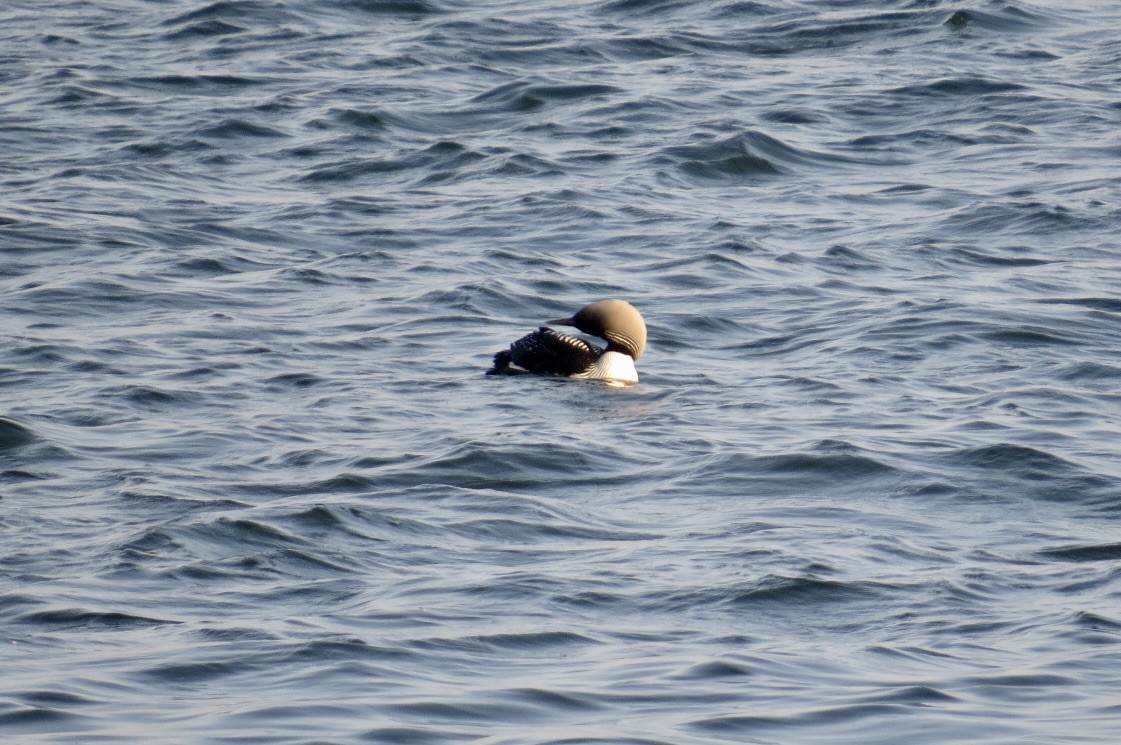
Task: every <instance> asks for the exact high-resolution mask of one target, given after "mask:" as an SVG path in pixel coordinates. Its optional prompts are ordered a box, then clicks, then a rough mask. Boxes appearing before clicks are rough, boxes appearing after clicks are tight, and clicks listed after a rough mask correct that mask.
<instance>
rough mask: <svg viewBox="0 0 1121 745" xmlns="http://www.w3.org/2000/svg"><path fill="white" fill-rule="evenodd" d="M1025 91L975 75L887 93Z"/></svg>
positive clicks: (1013, 84) (907, 94)
mask: <svg viewBox="0 0 1121 745" xmlns="http://www.w3.org/2000/svg"><path fill="white" fill-rule="evenodd" d="M1022 90H1027V86H1024V85H1021V84H1019V83H1009V82H1006V81H1003V80H991V79H989V78H985V77H981V76H977V75H964V76H961V77H956V78H940V79H938V80H934V81H931V82H929V83H921V84H919V85H905V86H901V87H899V88H893V89H891V90H889V91H888V93H892V94H895V95H900V96H938V97H942V96H989V95H994V94H997V93H1010V92H1012V91H1022Z"/></svg>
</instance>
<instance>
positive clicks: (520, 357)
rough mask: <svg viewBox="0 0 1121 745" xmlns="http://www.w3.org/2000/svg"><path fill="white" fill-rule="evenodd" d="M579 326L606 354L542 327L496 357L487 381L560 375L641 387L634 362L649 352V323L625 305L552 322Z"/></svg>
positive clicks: (604, 303)
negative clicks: (604, 345)
mask: <svg viewBox="0 0 1121 745" xmlns="http://www.w3.org/2000/svg"><path fill="white" fill-rule="evenodd" d="M548 323H555V324H558V325H561V326H575V327H576V328H577V329H579V330H580V331H583V332H584V333H585V334H591V335H592V336H598V337H599V338H600V339H603V340H604V341H606V342H607V348H606V349H600V348H599V347H597V346H595V345H593V344H589V343H588V342H586V341H584V340H583V339H580V338H577V337H575V336H570V335H568V334H562V333H560V332H558V331H554V330H553V329H551V328H549V327H548V326H542V327H541V328H539V329H538V330H537V331H534V332H533V333H532V334H527V335H526V336H523V337H522V338H521V339H518V340H517V341H516V342H514V343H513V344H511V345H510V348H509V349H504V350H502V351H501V352H499V353H498V354H496V355H494V367H493V368H491V369H490V370H488V371H487V375H520V374H525V373H532V374H534V375H562V376H565V377H568V378H579V379H581V380H606V381H609V382H613V383H637V382H638V372H637V371H636V370H635V369H634V361H635V360H637V359H638V358H639V357H641V356H642V353H643V352H644V351H645V350H646V322H645V321H643V320H642V314H640V313H639V312H638V310H636V309H635V307H634V306H633V305H631V304H630V303H628V302H626V301H625V300H601V301H599V302H598V303H592V304H591V305H585V306H584V307H583V308H581V309H580V310H579V311H578V312H577V313H576V315H574V316H572V317H571V318H560V319H558V320H555V321H548Z"/></svg>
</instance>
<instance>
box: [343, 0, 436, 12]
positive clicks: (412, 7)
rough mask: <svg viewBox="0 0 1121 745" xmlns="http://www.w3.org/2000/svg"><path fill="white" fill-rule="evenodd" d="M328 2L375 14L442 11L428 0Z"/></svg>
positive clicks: (345, 8) (348, 0)
mask: <svg viewBox="0 0 1121 745" xmlns="http://www.w3.org/2000/svg"><path fill="white" fill-rule="evenodd" d="M329 4H330V5H333V6H335V7H336V8H341V9H343V10H348V11H354V12H357V13H365V14H369V15H375V16H381V15H388V16H431V15H436V14H439V13H442V12H443V9H442V8H441V7H440V6H439V5H438V4H436V3H434V2H430V1H429V0H330V3H329Z"/></svg>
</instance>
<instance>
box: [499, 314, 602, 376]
mask: <svg viewBox="0 0 1121 745" xmlns="http://www.w3.org/2000/svg"><path fill="white" fill-rule="evenodd" d="M601 354H603V352H602V350H600V349H598V348H596V347H593V346H592V345H591V344H589V343H588V342H586V341H584V340H583V339H578V338H576V337H575V336H569V335H568V334H561V333H558V332H556V331H553V330H552V329H551V328H547V327H545V326H542V327H541V328H539V329H538V330H537V331H534V332H533V333H532V334H527V335H525V336H523V337H522V338H521V339H518V340H517V341H516V342H514V343H513V344H511V345H510V349H509V350H508V351H505V352H499V353H498V354H496V355H495V356H494V370H493V371H492V372H496V373H502V372H507V369H506V368H508V366H509V364H510V363H511V362H512V363H513V364H515V365H517V366H518V367H520V368H522V369H523V370H527V371H529V372H531V373H535V374H537V375H575V374H576V373H581V372H584V371H585V370H587V369H588V368H589V367H591V366H592V365H594V364H595V361H596V360H597V359H599V356H600V355H601Z"/></svg>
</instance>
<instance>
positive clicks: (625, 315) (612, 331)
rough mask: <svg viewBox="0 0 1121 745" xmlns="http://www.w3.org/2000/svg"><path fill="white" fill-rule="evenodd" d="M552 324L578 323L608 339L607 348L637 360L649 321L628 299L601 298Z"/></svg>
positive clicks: (590, 331) (577, 326)
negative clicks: (643, 317) (571, 315)
mask: <svg viewBox="0 0 1121 745" xmlns="http://www.w3.org/2000/svg"><path fill="white" fill-rule="evenodd" d="M549 323H556V324H561V325H564V326H575V327H576V328H578V329H580V330H581V331H583V332H584V333H585V334H591V335H592V336H598V337H599V338H601V339H606V340H607V343H608V346H607V350H608V351H614V352H622V353H623V354H629V355H630V356H631V357H632V358H634V359H636V360H637V359H638V358H639V357H641V356H642V353H643V352H644V351H646V322H645V321H643V320H642V314H641V313H639V312H638V310H636V309H635V307H634V306H633V305H631V304H630V303H628V302H627V301H626V300H601V301H599V302H598V303H592V304H591V305H585V306H584V307H583V308H581V309H580V311H579V312H578V313H577V314H576V315H574V316H573V317H572V318H562V319H559V320H556V321H549Z"/></svg>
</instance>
